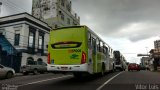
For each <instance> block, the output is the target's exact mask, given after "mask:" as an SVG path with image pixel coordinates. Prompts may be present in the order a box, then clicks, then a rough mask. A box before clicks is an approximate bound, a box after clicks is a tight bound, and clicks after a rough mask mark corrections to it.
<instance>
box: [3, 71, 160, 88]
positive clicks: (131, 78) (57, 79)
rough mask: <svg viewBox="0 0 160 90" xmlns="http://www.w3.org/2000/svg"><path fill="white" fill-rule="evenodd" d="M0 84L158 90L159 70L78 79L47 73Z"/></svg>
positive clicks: (17, 86) (159, 82)
mask: <svg viewBox="0 0 160 90" xmlns="http://www.w3.org/2000/svg"><path fill="white" fill-rule="evenodd" d="M0 85H1V86H0V89H1V90H160V72H150V71H138V72H137V71H133V72H128V71H124V72H114V73H108V74H106V75H105V76H103V77H98V76H97V75H93V76H87V77H84V78H79V79H78V78H74V77H73V76H72V75H62V74H52V73H49V74H39V75H28V76H18V77H14V78H12V79H6V80H0ZM1 87H2V88H1Z"/></svg>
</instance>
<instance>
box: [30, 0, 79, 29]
mask: <svg viewBox="0 0 160 90" xmlns="http://www.w3.org/2000/svg"><path fill="white" fill-rule="evenodd" d="M71 5H72V3H71V1H70V0H33V4H32V15H33V16H35V17H36V18H38V19H41V20H43V21H45V22H46V23H47V24H48V25H49V26H51V27H52V28H55V27H63V26H72V25H79V24H80V18H79V17H78V16H77V14H76V13H73V10H72V8H71Z"/></svg>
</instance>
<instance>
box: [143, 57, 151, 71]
mask: <svg viewBox="0 0 160 90" xmlns="http://www.w3.org/2000/svg"><path fill="white" fill-rule="evenodd" d="M149 62H150V57H142V58H141V66H142V67H144V68H146V69H148V68H149Z"/></svg>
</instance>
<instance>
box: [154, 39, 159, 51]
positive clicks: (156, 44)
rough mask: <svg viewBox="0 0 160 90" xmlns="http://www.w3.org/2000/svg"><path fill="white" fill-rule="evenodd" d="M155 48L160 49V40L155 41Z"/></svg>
mask: <svg viewBox="0 0 160 90" xmlns="http://www.w3.org/2000/svg"><path fill="white" fill-rule="evenodd" d="M154 48H155V49H156V48H160V40H156V41H154Z"/></svg>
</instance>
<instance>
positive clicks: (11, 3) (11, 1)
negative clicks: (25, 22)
mask: <svg viewBox="0 0 160 90" xmlns="http://www.w3.org/2000/svg"><path fill="white" fill-rule="evenodd" d="M7 1H8V2H9V3H11V4H13V5H15V6H16V7H17V8H19V9H21V10H24V11H27V10H26V9H24V8H22V7H20V6H19V5H17V4H15V3H13V2H12V1H10V0H7Z"/></svg>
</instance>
